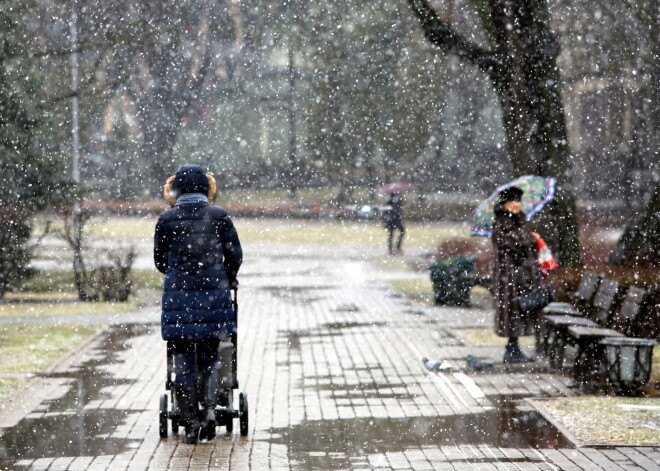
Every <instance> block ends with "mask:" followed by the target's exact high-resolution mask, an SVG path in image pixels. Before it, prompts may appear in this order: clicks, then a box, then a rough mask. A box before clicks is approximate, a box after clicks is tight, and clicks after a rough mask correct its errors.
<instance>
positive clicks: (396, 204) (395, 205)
mask: <svg viewBox="0 0 660 471" xmlns="http://www.w3.org/2000/svg"><path fill="white" fill-rule="evenodd" d="M387 205H388V206H389V207H390V209H388V210H386V211H385V212H383V224H384V226H385V229H403V211H402V208H401V206H402V202H401V196H399V195H397V194H392V195H391V196H390V198H389V200H388V201H387Z"/></svg>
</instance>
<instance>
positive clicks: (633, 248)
mask: <svg viewBox="0 0 660 471" xmlns="http://www.w3.org/2000/svg"><path fill="white" fill-rule="evenodd" d="M608 263H609V264H610V265H616V266H626V267H635V266H653V267H660V182H657V183H656V185H655V189H654V191H653V194H652V195H651V199H650V200H649V202H648V204H647V205H646V208H644V211H643V212H642V213H641V214H640V215H639V217H637V218H636V219H635V220H634V221H632V222H631V223H630V224H629V225H628V226H627V227H626V230H625V231H624V233H623V235H622V236H621V237H620V238H619V241H618V243H617V245H616V247H615V248H614V250H613V251H612V253H611V254H610V257H609V260H608Z"/></svg>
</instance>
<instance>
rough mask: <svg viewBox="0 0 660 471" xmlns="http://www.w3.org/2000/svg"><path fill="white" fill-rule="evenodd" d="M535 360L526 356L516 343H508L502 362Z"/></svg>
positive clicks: (530, 361)
mask: <svg viewBox="0 0 660 471" xmlns="http://www.w3.org/2000/svg"><path fill="white" fill-rule="evenodd" d="M534 361H535V360H534V359H533V358H530V357H528V356H526V355H525V354H524V353H523V352H522V350H520V346H519V345H518V344H517V343H508V344H507V345H506V348H505V350H504V358H503V360H502V363H532V362H534Z"/></svg>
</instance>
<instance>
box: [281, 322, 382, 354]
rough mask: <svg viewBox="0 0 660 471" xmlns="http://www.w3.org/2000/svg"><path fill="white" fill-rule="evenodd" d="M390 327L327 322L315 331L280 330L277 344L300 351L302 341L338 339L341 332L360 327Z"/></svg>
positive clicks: (360, 323) (372, 323)
mask: <svg viewBox="0 0 660 471" xmlns="http://www.w3.org/2000/svg"><path fill="white" fill-rule="evenodd" d="M386 325H387V326H392V324H389V323H387V322H329V323H326V324H322V325H321V326H319V327H317V328H315V329H300V330H281V331H280V333H279V336H278V343H284V344H285V345H287V346H288V347H289V348H290V349H292V350H300V347H301V345H302V343H301V342H302V339H303V338H305V339H308V340H321V339H324V338H329V337H340V336H342V335H343V333H342V332H340V331H341V330H344V329H357V328H361V327H382V326H386Z"/></svg>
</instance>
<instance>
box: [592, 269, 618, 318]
mask: <svg viewBox="0 0 660 471" xmlns="http://www.w3.org/2000/svg"><path fill="white" fill-rule="evenodd" d="M619 290H620V286H619V284H618V283H617V282H616V281H612V280H608V279H607V278H604V279H603V280H601V282H600V284H599V285H598V290H597V291H596V294H595V295H594V300H593V302H592V306H593V314H592V316H593V319H594V320H595V321H596V322H598V324H600V325H601V326H603V327H605V326H607V324H608V323H609V320H610V317H611V316H612V314H613V311H614V307H615V303H616V300H617V295H618V294H619Z"/></svg>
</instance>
